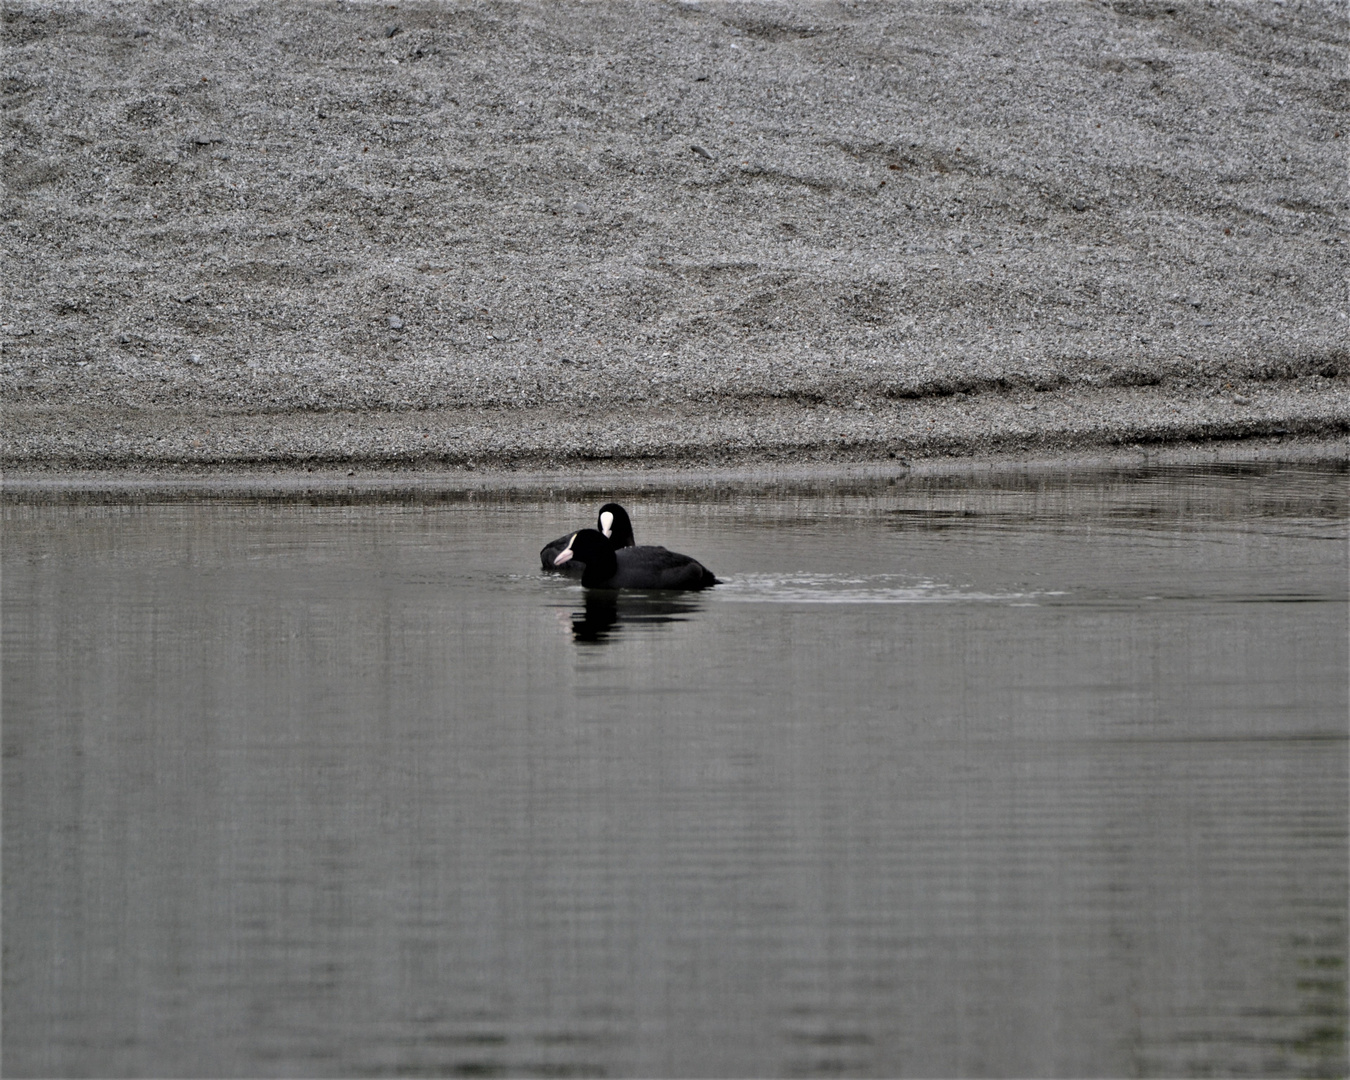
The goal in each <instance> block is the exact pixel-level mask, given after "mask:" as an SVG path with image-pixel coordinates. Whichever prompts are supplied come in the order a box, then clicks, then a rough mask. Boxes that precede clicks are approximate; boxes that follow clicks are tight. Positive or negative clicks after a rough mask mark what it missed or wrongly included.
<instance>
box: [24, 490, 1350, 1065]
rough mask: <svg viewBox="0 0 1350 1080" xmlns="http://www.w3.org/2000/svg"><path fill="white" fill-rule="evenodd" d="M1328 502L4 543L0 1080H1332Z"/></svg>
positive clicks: (101, 504) (546, 518)
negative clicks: (595, 547) (704, 575)
mask: <svg viewBox="0 0 1350 1080" xmlns="http://www.w3.org/2000/svg"><path fill="white" fill-rule="evenodd" d="M1345 479H1346V474H1345V473H1344V471H1342V470H1317V469H1299V468H1268V467H1262V468H1257V467H1246V468H1241V469H1226V470H1184V469H1171V470H1136V471H1124V472H1105V473H1094V474H1087V475H1082V476H1072V475H1069V476H1058V477H1057V476H1053V475H1049V474H1045V473H1040V474H1026V475H1011V476H1006V477H993V478H989V479H987V480H984V481H979V482H973V481H970V480H968V479H967V480H962V479H960V478H956V477H945V478H943V477H938V478H934V477H927V478H917V479H915V480H913V481H909V480H906V479H903V478H901V479H899V480H897V481H895V482H888V481H886V480H881V481H878V482H874V483H864V482H859V481H847V482H839V483H828V482H821V483H819V484H817V485H815V486H812V485H808V484H802V483H797V484H775V485H768V486H766V485H758V486H755V485H748V484H727V485H723V486H718V487H711V488H708V487H704V488H696V487H691V488H689V489H682V488H679V487H677V486H668V487H665V488H661V487H657V486H650V485H649V486H646V487H644V486H643V485H642V484H640V483H639V482H636V481H635V482H634V486H633V488H632V489H631V490H624V491H616V490H612V489H609V490H605V491H589V490H580V489H576V490H572V491H568V492H561V493H553V494H550V493H548V492H542V491H533V492H532V491H527V490H521V491H509V490H505V489H499V490H488V489H474V490H469V489H464V490H456V491H417V490H409V491H405V492H401V493H393V494H390V493H384V494H380V493H375V492H364V493H362V492H357V493H340V492H339V493H334V492H315V493H312V494H310V495H306V496H303V497H300V498H295V499H280V498H272V497H267V498H255V497H249V498H244V497H238V498H232V499H188V500H179V501H171V500H167V499H163V498H156V497H154V493H153V492H142V493H139V494H135V495H132V496H129V497H128V498H126V499H122V500H107V499H101V500H100V499H97V498H92V497H82V496H70V497H65V496H60V497H58V496H50V497H49V496H42V497H38V496H31V497H30V496H26V495H22V494H17V495H16V494H15V493H13V492H9V493H7V495H6V496H5V501H4V551H3V559H4V561H3V597H2V599H3V665H4V667H3V684H2V687H0V692H2V693H3V721H4V726H3V733H2V734H3V752H4V759H3V762H4V764H3V768H4V775H3V800H4V804H3V830H4V835H3V860H4V866H3V892H4V910H3V934H4V968H3V978H4V984H3V1010H4V1015H3V1022H4V1046H3V1062H2V1063H0V1064H2V1065H3V1071H4V1072H5V1074H7V1075H72V1076H74V1075H108V1076H128V1075H183V1076H191V1075H240V1076H280V1075H295V1074H303V1075H316V1076H320V1075H374V1076H395V1075H397V1076H419V1075H426V1076H614V1075H617V1076H654V1075H681V1076H700V1075H746V1076H749V1075H776V1076H844V1075H874V1076H899V1075H917V1076H965V1075H1017V1076H1063V1075H1074V1076H1088V1075H1093V1076H1100V1075H1112V1076H1123V1075H1141V1076H1183V1075H1253V1076H1255V1075H1260V1076H1343V1075H1345V1073H1346V1044H1345V1038H1344V1033H1345V1027H1346V1012H1347V1010H1346V931H1347V918H1346V897H1347V888H1348V885H1347V826H1346V821H1347V810H1348V809H1350V808H1348V807H1347V787H1348V779H1350V778H1348V777H1347V771H1348V766H1347V710H1348V709H1350V701H1348V700H1347V699H1348V696H1350V691H1348V690H1347V672H1346V655H1347V649H1348V648H1350V645H1348V642H1350V627H1348V626H1347V596H1346V592H1347V569H1348V568H1347V516H1348V515H1347V499H1348V496H1347V490H1346V485H1345ZM609 496H618V497H620V499H621V501H624V502H625V503H626V504H628V505H629V506H630V508H631V509H632V510H633V511H634V516H635V525H636V528H637V531H638V535H639V536H640V537H641V538H642V539H643V540H644V541H648V542H653V543H665V544H667V545H669V546H670V547H672V548H673V549H676V550H681V551H688V552H691V553H694V554H696V555H697V556H698V557H699V558H700V559H701V560H706V562H707V564H708V565H710V566H713V567H715V568H716V570H717V573H718V576H719V577H720V578H723V579H724V582H725V583H724V584H722V585H718V586H717V587H716V588H714V589H711V590H709V591H707V592H705V593H699V594H696V595H686V596H680V595H675V596H655V595H641V594H635V595H630V594H618V595H613V594H609V595H606V594H602V593H592V594H587V593H584V592H583V590H581V589H580V588H579V587H578V586H577V584H576V582H575V581H572V580H568V579H564V578H561V577H558V576H554V575H548V574H543V573H540V572H539V571H538V569H537V565H538V561H537V560H538V556H537V551H538V548H539V545H540V544H541V543H542V542H543V541H544V540H546V539H549V538H551V537H554V536H557V535H559V533H560V532H561V531H562V530H563V528H565V527H566V526H567V525H568V523H570V522H574V521H584V520H589V519H590V518H591V517H593V515H594V512H595V509H596V507H597V506H598V505H599V503H600V502H601V501H604V498H605V497H609Z"/></svg>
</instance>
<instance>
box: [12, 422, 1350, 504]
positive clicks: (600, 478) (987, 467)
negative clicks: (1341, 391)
mask: <svg viewBox="0 0 1350 1080" xmlns="http://www.w3.org/2000/svg"><path fill="white" fill-rule="evenodd" d="M1291 465H1303V466H1308V467H1312V468H1335V469H1336V470H1337V471H1342V472H1344V471H1347V470H1350V438H1347V437H1345V436H1336V437H1328V438H1278V439H1242V440H1227V441H1219V440H1215V441H1210V442H1206V443H1200V444H1191V445H1168V446H1159V447H1144V446H1141V445H1135V446H1128V447H1118V448H1114V449H1105V448H1101V449H1098V450H1095V451H1083V452H1079V453H1059V454H1050V455H1046V454H1034V453H1033V454H1017V453H1004V454H989V455H983V456H978V457H976V456H963V457H955V456H950V455H934V456H931V457H916V458H914V459H913V460H910V461H908V462H905V463H903V464H902V463H899V462H896V461H894V460H890V459H882V460H866V461H857V462H834V463H828V464H824V463H806V464H803V463H798V464H782V463H779V464H777V465H770V464H765V463H749V462H746V463H742V464H739V465H723V466H708V465H683V466H681V465H672V464H670V463H659V464H657V463H652V464H649V465H647V466H644V467H642V468H640V469H634V468H632V467H627V468H613V467H609V468H606V467H605V465H604V463H592V464H590V465H589V466H588V465H570V466H565V467H557V468H553V469H511V468H496V469H493V468H484V469H472V470H470V469H464V468H453V467H449V468H432V469H429V468H419V467H414V466H386V467H383V468H363V469H358V470H355V471H353V470H347V469H343V468H323V467H320V468H315V469H313V470H304V469H296V468H293V467H283V466H279V465H275V466H270V467H265V466H257V467H254V468H247V469H241V468H238V467H237V466H228V465H225V466H216V465H201V464H197V465H180V466H147V465H133V466H123V467H118V468H97V469H88V468H85V469H69V468H59V467H45V468H44V467H36V468H26V469H5V470H3V472H0V502H4V503H9V504H21V503H27V502H31V501H33V499H34V497H37V498H48V499H50V498H53V497H55V498H60V497H61V496H72V497H78V496H96V497H97V496H104V497H110V498H113V499H127V498H135V497H138V496H163V497H167V498H181V497H189V498H191V497H197V498H232V497H277V498H287V497H297V496H304V495H315V494H334V493H337V494H348V495H353V496H360V495H363V494H367V495H376V496H378V495H394V496H403V495H416V494H418V493H432V492H435V491H438V490H440V491H495V492H500V493H507V492H510V491H513V490H525V491H528V492H531V493H538V492H540V491H547V492H548V493H549V494H550V495H552V494H554V493H555V492H569V493H574V494H580V493H591V492H598V491H614V492H624V491H637V490H646V491H652V490H660V489H686V488H707V487H712V486H730V487H735V486H742V485H756V486H768V485H772V486H774V487H780V488H781V487H784V486H787V487H801V488H815V487H819V486H821V485H824V484H831V485H835V484H848V483H857V484H860V485H871V484H875V483H880V482H887V483H897V482H899V481H902V480H922V479H925V478H962V477H965V478H967V479H969V480H971V481H979V480H996V479H997V478H999V477H1002V476H1011V475H1028V474H1031V475H1036V476H1042V477H1048V476H1054V475H1063V474H1069V473H1109V472H1117V471H1121V470H1129V471H1137V470H1140V469H1159V468H1168V469H1187V468H1194V469H1202V468H1207V467H1214V468H1228V467H1264V466H1291Z"/></svg>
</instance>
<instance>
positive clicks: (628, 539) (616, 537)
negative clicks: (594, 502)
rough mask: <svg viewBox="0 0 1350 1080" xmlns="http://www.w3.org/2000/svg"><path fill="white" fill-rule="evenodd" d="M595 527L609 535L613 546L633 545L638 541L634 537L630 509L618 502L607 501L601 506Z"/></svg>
mask: <svg viewBox="0 0 1350 1080" xmlns="http://www.w3.org/2000/svg"><path fill="white" fill-rule="evenodd" d="M595 527H596V528H597V529H599V530H600V532H601V533H603V534H604V535H605V536H607V537H609V543H610V546H611V547H614V548H625V547H632V546H633V545H634V544H636V543H637V540H636V539H634V537H633V523H632V521H630V520H629V518H628V511H627V510H625V509H624V508H623V507H622V506H620V505H619V504H618V503H612V502H611V503H605V505H604V506H602V507H600V515H599V517H597V518H596V526H595Z"/></svg>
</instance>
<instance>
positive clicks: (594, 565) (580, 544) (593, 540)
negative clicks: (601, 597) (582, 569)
mask: <svg viewBox="0 0 1350 1080" xmlns="http://www.w3.org/2000/svg"><path fill="white" fill-rule="evenodd" d="M573 559H580V560H581V561H582V562H584V563H585V564H586V573H585V576H583V577H582V579H581V581H582V584H583V585H584V584H586V583H587V582H588V581H606V580H608V579H609V578H611V577H613V575H614V571H615V570H617V569H618V566H619V563H618V560H617V559H616V558H615V557H614V548H613V546H612V545H611V544H610V541H609V538H608V537H606V536H605V535H604V533H601V532H598V531H597V530H595V529H582V530H581V531H580V532H575V533H573V534H572V539H570V540H568V541H567V546H566V547H565V548H563V549H562V551H561V552H560V553H559V554H558V557H557V558H556V559H554V560H553V565H554V566H566V565H567V564H568V563H569V562H571V561H572V560H573Z"/></svg>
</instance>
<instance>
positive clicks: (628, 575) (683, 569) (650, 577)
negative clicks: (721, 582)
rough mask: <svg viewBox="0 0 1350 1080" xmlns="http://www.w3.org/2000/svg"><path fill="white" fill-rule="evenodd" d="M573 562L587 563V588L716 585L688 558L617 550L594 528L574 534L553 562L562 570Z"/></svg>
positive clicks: (638, 549)
mask: <svg viewBox="0 0 1350 1080" xmlns="http://www.w3.org/2000/svg"><path fill="white" fill-rule="evenodd" d="M574 560H580V561H581V562H584V563H585V564H586V569H585V572H583V573H582V575H581V584H582V585H583V586H585V587H586V588H588V589H706V588H708V587H709V586H710V585H716V584H717V583H718V582H717V578H716V577H714V576H713V573H712V571H711V570H709V569H708V568H707V567H706V566H704V565H703V564H702V563H701V562H699V561H698V560H697V559H691V558H690V557H689V556H688V555H681V554H680V553H679V552H677V551H667V550H666V549H665V548H663V547H645V546H644V547H625V548H618V549H616V548H614V547H613V546H612V545H611V543H610V541H609V540H608V539H606V537H605V536H604V534H603V533H600V532H599V531H597V530H595V529H582V530H581V531H580V532H578V533H574V534H573V535H572V536H571V537H570V538H569V539H568V540H567V543H566V546H565V547H564V548H563V550H562V551H561V552H560V553H559V554H558V556H557V557H556V558H555V559H554V560H553V562H554V565H555V566H560V567H561V566H566V565H567V564H568V563H570V562H572V561H574Z"/></svg>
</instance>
